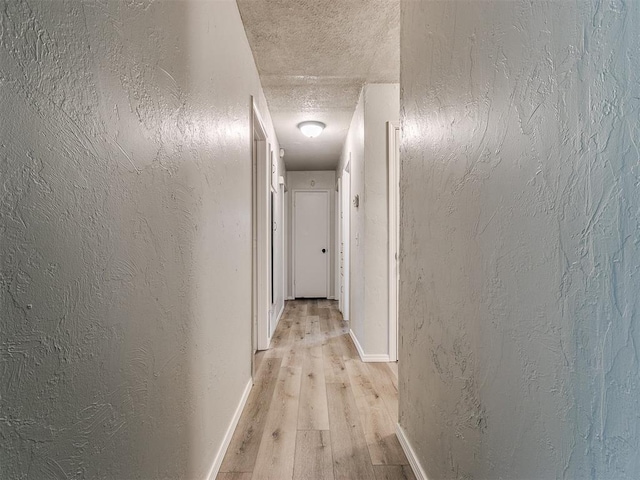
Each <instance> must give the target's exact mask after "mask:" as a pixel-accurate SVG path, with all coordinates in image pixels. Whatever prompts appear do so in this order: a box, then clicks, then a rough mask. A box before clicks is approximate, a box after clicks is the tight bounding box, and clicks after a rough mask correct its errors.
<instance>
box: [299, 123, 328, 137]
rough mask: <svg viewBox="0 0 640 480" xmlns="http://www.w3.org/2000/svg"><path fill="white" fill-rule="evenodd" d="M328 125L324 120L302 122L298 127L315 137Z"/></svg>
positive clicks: (308, 135) (303, 132)
mask: <svg viewBox="0 0 640 480" xmlns="http://www.w3.org/2000/svg"><path fill="white" fill-rule="evenodd" d="M324 127H326V125H325V124H324V123H322V122H314V121H309V122H302V123H299V124H298V128H299V129H300V131H301V132H302V134H303V135H304V136H306V137H309V138H313V137H317V136H318V135H320V134H321V133H322V131H323V130H324Z"/></svg>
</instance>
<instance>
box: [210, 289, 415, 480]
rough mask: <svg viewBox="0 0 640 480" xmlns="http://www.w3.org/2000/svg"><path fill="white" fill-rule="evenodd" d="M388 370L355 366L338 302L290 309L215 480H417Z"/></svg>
mask: <svg viewBox="0 0 640 480" xmlns="http://www.w3.org/2000/svg"><path fill="white" fill-rule="evenodd" d="M397 382H398V377H397V366H396V365H395V364H384V363H362V362H361V361H360V358H359V357H358V353H357V351H356V349H355V346H354V345H353V342H352V341H351V338H350V337H349V334H348V327H347V324H346V323H345V322H344V321H343V320H342V315H341V314H340V312H339V311H338V308H337V302H335V301H332V300H293V301H289V302H287V305H286V307H285V311H284V314H283V316H282V319H281V320H280V324H279V325H278V328H277V329H276V332H275V334H274V336H273V340H272V343H271V348H270V349H269V350H267V351H265V352H259V353H258V354H256V378H255V385H254V387H253V389H252V390H251V393H250V395H249V399H248V400H247V404H246V406H245V408H244V411H243V412H242V417H241V418H240V422H239V423H238V427H237V428H236V431H235V433H234V435H233V438H232V440H231V444H230V445H229V448H228V450H227V454H226V456H225V458H224V460H223V462H222V466H221V468H220V473H219V474H218V477H217V479H218V480H232V479H237V480H249V479H252V480H256V479H277V480H287V479H296V480H298V479H305V480H324V479H326V480H369V479H371V480H379V479H386V480H401V479H405V480H415V477H414V475H413V472H412V471H411V468H410V467H409V465H408V463H409V462H408V461H407V458H406V457H405V455H404V452H403V451H402V448H401V447H400V444H399V442H398V439H397V438H396V436H395V424H396V422H397V415H398V383H397Z"/></svg>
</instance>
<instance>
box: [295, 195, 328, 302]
mask: <svg viewBox="0 0 640 480" xmlns="http://www.w3.org/2000/svg"><path fill="white" fill-rule="evenodd" d="M293 228H294V239H293V248H294V259H293V264H294V272H293V292H294V296H295V297H296V298H301V297H306V298H326V297H327V293H328V292H327V290H328V288H327V274H328V265H329V260H328V259H329V251H328V250H329V192H328V191H313V192H312V191H295V192H293Z"/></svg>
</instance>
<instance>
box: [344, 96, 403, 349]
mask: <svg viewBox="0 0 640 480" xmlns="http://www.w3.org/2000/svg"><path fill="white" fill-rule="evenodd" d="M399 101H400V97H399V86H398V84H369V85H365V86H364V88H363V90H362V93H361V96H360V100H359V102H358V106H357V108H356V111H355V113H354V115H353V118H352V120H351V126H350V129H349V133H348V135H347V140H346V142H345V146H344V149H343V153H342V157H341V160H340V165H339V167H338V172H339V174H340V175H342V171H343V170H344V167H345V165H346V164H347V162H348V161H349V155H350V154H351V199H352V200H353V197H354V196H355V195H359V196H360V207H359V208H355V207H354V206H353V203H352V204H351V288H350V290H351V317H350V321H351V329H352V330H353V332H354V334H355V336H356V338H357V339H358V341H359V343H360V345H361V346H362V349H363V351H364V353H366V354H368V355H386V354H388V353H389V315H388V309H389V307H388V305H389V303H388V298H389V291H388V290H389V289H388V284H389V278H388V245H389V242H388V206H387V202H388V167H387V122H393V123H395V124H397V123H398V122H399V115H400V107H399ZM356 235H357V236H358V239H357V240H356Z"/></svg>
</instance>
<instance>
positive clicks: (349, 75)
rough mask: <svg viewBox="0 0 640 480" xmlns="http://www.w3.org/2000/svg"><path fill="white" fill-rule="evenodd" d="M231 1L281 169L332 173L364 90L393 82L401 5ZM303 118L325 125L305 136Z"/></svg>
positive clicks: (363, 0) (356, 0)
mask: <svg viewBox="0 0 640 480" xmlns="http://www.w3.org/2000/svg"><path fill="white" fill-rule="evenodd" d="M237 3H238V7H239V9H240V14H241V16H242V21H243V23H244V27H245V30H246V32H247V37H248V39H249V44H250V45H251V49H252V51H253V56H254V58H255V61H256V64H257V66H258V71H259V73H260V78H261V80H262V86H263V88H264V92H265V95H266V97H267V102H268V104H269V110H270V111H271V116H272V118H273V122H274V126H275V129H276V134H277V135H278V140H279V141H280V145H281V146H282V147H283V148H284V149H285V151H286V153H285V157H284V160H285V164H286V165H287V169H288V170H329V169H334V168H335V167H336V166H337V163H338V159H339V157H340V152H341V150H342V145H343V143H344V140H345V138H346V134H347V130H348V129H349V123H350V122H351V116H352V115H353V112H354V110H355V107H356V103H357V102H358V95H359V94H360V89H361V88H362V85H363V84H364V83H395V82H398V78H399V73H400V43H399V42H400V3H399V0H237ZM304 120H319V121H321V122H324V123H326V124H327V128H326V129H325V131H324V132H323V133H322V135H320V136H319V137H317V138H313V139H308V138H306V137H304V136H303V135H302V134H301V133H300V131H299V130H298V129H297V128H296V125H297V124H298V123H300V122H301V121H304Z"/></svg>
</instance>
